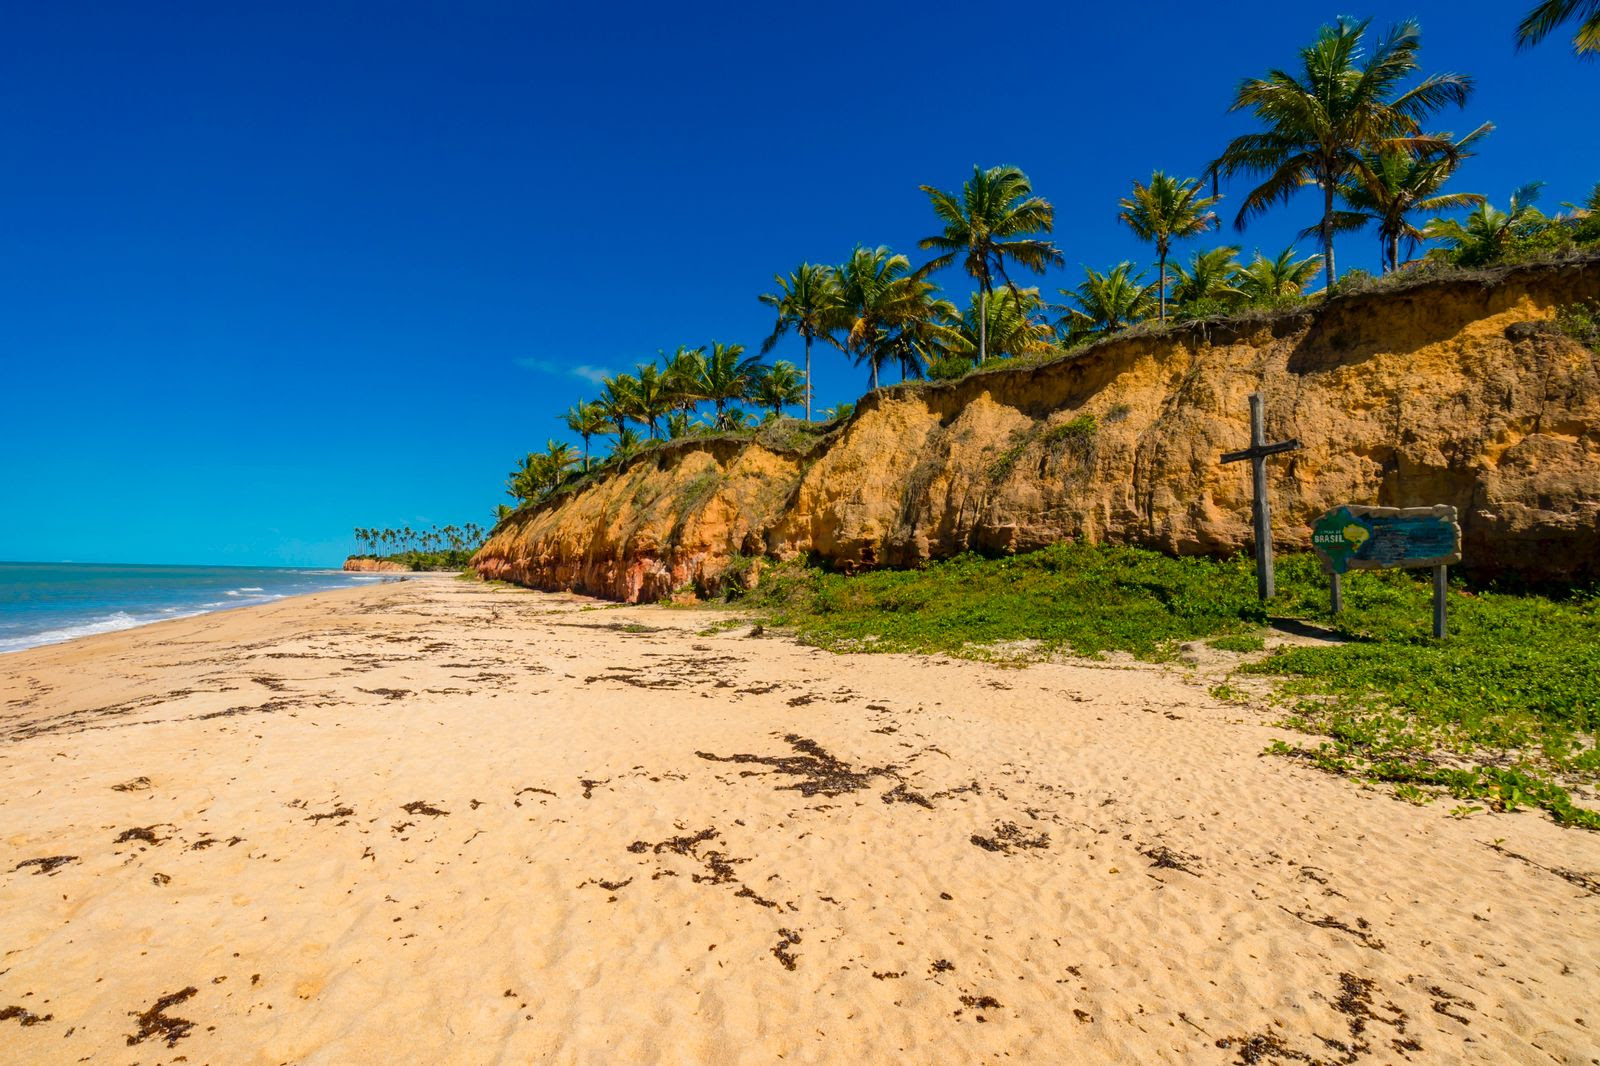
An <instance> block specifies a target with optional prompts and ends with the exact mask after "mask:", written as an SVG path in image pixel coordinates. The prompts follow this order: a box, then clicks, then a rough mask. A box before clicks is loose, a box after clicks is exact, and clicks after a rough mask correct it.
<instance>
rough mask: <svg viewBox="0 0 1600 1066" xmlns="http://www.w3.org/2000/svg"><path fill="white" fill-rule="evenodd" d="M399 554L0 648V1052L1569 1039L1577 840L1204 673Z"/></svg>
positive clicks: (1540, 1042)
mask: <svg viewBox="0 0 1600 1066" xmlns="http://www.w3.org/2000/svg"><path fill="white" fill-rule="evenodd" d="M725 617H729V616H725V615H718V614H716V613H713V612H707V611H685V610H673V609H669V608H660V607H631V608H615V607H610V606H604V605H600V604H598V603H596V602H595V601H589V600H585V599H582V598H579V597H574V596H563V595H551V594H541V593H535V592H529V591H524V590H519V589H513V588H505V587H494V586H486V585H479V584H473V583H467V582H462V581H458V580H455V579H453V578H426V579H420V580H414V581H406V582H397V583H390V584H383V585H375V586H369V587H365V588H361V589H355V590H349V591H339V592H332V593H324V594H318V595H313V596H306V597H300V598H295V599H290V600H285V601H282V602H279V603H275V604H271V605H267V606H262V607H256V608H250V609H247V610H239V611H232V612H225V613H222V614H213V615H206V616H202V617H197V618H191V619H185V620H182V621H177V622H170V623H164V624H161V625H156V626H148V627H144V628H140V629H136V630H131V631H127V632H123V633H115V634H107V635H104V636H99V637H93V638H88V639H84V640H80V641H75V642H72V643H69V644H63V645H58V646H54V647H47V648H40V649H35V650H31V651H26V652H20V653H15V654H11V655H6V656H3V657H0V705H3V710H0V782H3V784H0V845H3V846H0V916H3V917H0V1061H3V1062H6V1063H74V1062H115V1063H171V1062H189V1063H263V1064H265V1063H330V1064H331V1063H366V1062H428V1063H491V1062H504V1063H520V1062H557V1063H568V1062H572V1063H624V1062H668V1063H772V1062H778V1061H783V1062H802V1063H806V1062H816V1063H821V1062H827V1063H834V1062H837V1063H864V1062H890V1061H893V1062H908V1063H977V1062H1002V1061H1011V1062H1041V1063H1046V1062H1048V1063H1100V1062H1139V1063H1144V1062H1157V1061H1159V1062H1185V1063H1187V1062H1202V1063H1204V1062H1214V1063H1234V1062H1244V1063H1255V1062H1262V1063H1266V1062H1312V1061H1315V1062H1323V1063H1356V1062H1373V1063H1388V1062H1416V1063H1423V1062H1426V1063H1435V1062H1437V1063H1459V1062H1476V1063H1524V1062H1526V1063H1549V1062H1558V1063H1594V1062H1600V1009H1596V1006H1595V993H1594V990H1595V989H1596V988H1597V987H1600V883H1597V879H1600V835H1596V834H1592V833H1585V832H1582V831H1578V830H1563V829H1561V828H1558V827H1557V826H1555V825H1554V824H1552V823H1551V822H1550V820H1549V819H1548V817H1547V816H1545V815H1543V814H1542V813H1539V812H1529V813H1518V814H1511V815H1498V816H1491V815H1488V814H1477V815H1474V816H1472V817H1468V818H1464V819H1458V818H1453V817H1451V815H1450V813H1449V807H1450V806H1451V803H1450V802H1449V801H1441V802H1436V803H1434V804H1432V805H1430V806H1426V807H1415V806H1411V805H1409V804H1406V803H1403V802H1400V801H1397V800H1396V799H1394V798H1393V797H1392V796H1390V795H1388V794H1387V793H1384V792H1379V791H1373V790H1366V789H1363V788H1362V787H1361V786H1360V785H1359V784H1357V783H1354V782H1352V781H1349V780H1346V779H1341V778H1337V777H1332V776H1328V775H1325V774H1322V773H1320V772H1318V771H1316V770H1314V769H1312V768H1310V767H1306V766H1302V765H1299V764H1296V763H1293V762H1291V761H1288V760H1284V759H1281V758H1269V757H1263V756H1262V755H1261V752H1262V750H1263V749H1264V748H1265V747H1266V746H1267V745H1268V744H1269V743H1270V742H1271V741H1272V740H1273V739H1274V738H1276V737H1290V736H1292V735H1291V734H1289V733H1287V732H1285V731H1282V730H1279V729H1275V728H1273V727H1271V726H1270V724H1269V723H1270V722H1271V720H1272V718H1273V712H1272V710H1271V709H1270V708H1269V707H1266V706H1264V705H1258V706H1242V705H1239V704H1229V703H1224V702H1220V701H1219V700H1217V699H1214V698H1212V697H1211V696H1210V695H1208V689H1209V687H1210V686H1211V685H1212V684H1214V683H1215V681H1216V677H1215V676H1211V675H1208V674H1207V672H1206V671H1205V670H1203V669H1201V670H1186V669H1185V668H1182V667H1155V666H1143V665H1139V666H1128V665H1121V664H1107V663H1099V664H1097V663H1066V664H1047V665H1035V666H1030V667H1026V668H1022V669H1015V668H1006V667H1003V666H999V665H991V664H983V663H972V662H952V661H946V660H941V659H923V658H914V657H909V656H887V655H882V656H874V655H853V656H838V655H832V654H827V653H823V652H818V651H815V650H813V649H808V648H805V647H803V646H800V645H798V644H797V643H794V642H792V641H789V640H786V639H783V638H781V637H777V636H773V635H770V634H765V635H752V631H751V627H750V625H748V624H743V625H739V626H736V627H731V628H724V629H717V630H715V631H712V630H713V629H714V624H715V623H716V622H717V621H718V619H719V618H725Z"/></svg>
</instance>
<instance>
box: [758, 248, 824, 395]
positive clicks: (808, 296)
mask: <svg viewBox="0 0 1600 1066" xmlns="http://www.w3.org/2000/svg"><path fill="white" fill-rule="evenodd" d="M773 280H774V281H776V282H777V283H778V291H777V292H764V293H762V294H761V296H760V297H759V298H760V300H761V302H762V303H764V304H766V305H767V306H768V307H771V308H773V309H774V310H776V311H777V312H778V321H777V324H776V325H774V326H773V327H772V335H771V336H769V337H768V338H767V339H766V340H764V341H762V342H761V354H762V355H766V354H767V353H769V352H771V351H772V348H773V346H774V345H776V344H777V343H778V338H779V337H781V336H783V335H784V334H785V333H787V332H789V331H790V330H791V329H792V330H794V331H795V332H796V333H798V334H800V336H801V338H802V339H803V340H804V341H805V342H806V371H805V385H804V389H805V407H806V421H807V422H809V421H811V342H812V341H814V340H816V339H817V338H818V337H823V336H826V335H827V334H828V333H829V332H831V330H832V328H833V324H834V323H835V322H836V321H837V319H838V317H839V285H838V282H837V280H836V279H835V277H834V274H833V271H832V270H831V269H830V268H828V267H825V266H819V265H817V264H815V263H801V264H800V266H799V267H798V268H797V269H795V270H794V272H792V273H791V274H790V275H789V276H788V277H787V278H785V277H781V276H779V275H777V274H774V275H773Z"/></svg>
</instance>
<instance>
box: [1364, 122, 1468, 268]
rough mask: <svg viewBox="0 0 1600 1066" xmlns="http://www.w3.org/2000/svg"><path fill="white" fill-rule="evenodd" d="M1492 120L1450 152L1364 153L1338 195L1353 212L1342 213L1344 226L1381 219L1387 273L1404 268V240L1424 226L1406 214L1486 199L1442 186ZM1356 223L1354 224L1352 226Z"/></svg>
mask: <svg viewBox="0 0 1600 1066" xmlns="http://www.w3.org/2000/svg"><path fill="white" fill-rule="evenodd" d="M1492 129H1494V124H1493V123H1489V122H1485V123H1484V124H1483V125H1481V126H1479V127H1478V128H1477V129H1475V130H1473V131H1472V132H1471V133H1469V134H1467V135H1466V136H1465V137H1462V138H1461V139H1460V140H1458V141H1455V142H1453V145H1452V146H1453V148H1454V149H1455V150H1454V151H1452V152H1423V153H1420V154H1418V155H1412V154H1410V153H1409V152H1403V151H1400V150H1399V149H1394V148H1391V149H1386V150H1384V151H1381V152H1371V153H1366V157H1365V161H1364V165H1363V166H1362V168H1361V172H1360V175H1359V176H1358V177H1357V178H1356V179H1353V180H1351V179H1347V180H1346V182H1345V184H1343V185H1341V186H1340V187H1339V196H1340V198H1341V199H1343V200H1344V202H1345V204H1346V205H1347V206H1348V207H1349V208H1350V211H1348V212H1343V213H1341V214H1342V215H1343V216H1344V222H1343V223H1342V225H1341V228H1354V226H1361V225H1365V224H1366V223H1368V222H1376V223H1377V224H1378V250H1379V253H1380V255H1381V260H1382V263H1383V271H1384V273H1388V272H1390V271H1392V270H1398V269H1400V240H1401V238H1406V239H1407V240H1409V241H1411V242H1412V243H1413V244H1414V243H1415V242H1417V241H1419V240H1421V239H1422V231H1421V230H1419V229H1418V228H1417V227H1416V226H1414V225H1412V223H1411V221H1410V219H1409V218H1408V217H1407V216H1408V215H1411V214H1413V213H1415V212H1418V211H1427V212H1431V213H1437V212H1439V211H1452V210H1455V209H1456V208H1460V207H1477V206H1479V205H1480V204H1482V203H1483V202H1484V198H1483V197H1482V196H1480V195H1479V194H1477V193H1471V192H1458V193H1440V192H1439V187H1440V186H1442V185H1443V184H1444V183H1445V182H1446V181H1449V180H1450V178H1451V177H1452V176H1453V175H1454V174H1455V172H1456V168H1458V167H1459V166H1460V165H1461V162H1462V160H1464V159H1466V158H1467V157H1468V156H1469V155H1471V154H1472V153H1471V152H1469V151H1468V150H1467V149H1468V148H1470V147H1471V146H1472V144H1473V142H1475V141H1477V140H1479V139H1480V138H1482V137H1484V136H1486V135H1487V134H1488V133H1489V131H1490V130H1492ZM1352 223H1353V224H1354V225H1352Z"/></svg>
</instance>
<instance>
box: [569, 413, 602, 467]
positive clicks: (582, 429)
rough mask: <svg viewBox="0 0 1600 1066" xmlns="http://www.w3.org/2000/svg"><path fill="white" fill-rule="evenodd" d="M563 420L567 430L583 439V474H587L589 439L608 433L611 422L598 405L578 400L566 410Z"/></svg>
mask: <svg viewBox="0 0 1600 1066" xmlns="http://www.w3.org/2000/svg"><path fill="white" fill-rule="evenodd" d="M565 419H566V423H567V429H569V430H571V431H572V432H573V433H576V434H577V435H578V436H579V437H581V438H583V470H584V473H588V471H589V438H590V437H596V436H599V435H600V434H602V433H606V432H609V429H610V426H611V422H610V421H609V420H608V419H607V418H606V415H605V412H604V411H603V410H601V407H600V405H599V404H597V403H590V402H589V401H588V400H579V401H578V402H577V403H576V404H574V405H573V406H571V407H569V408H567V413H566V415H565Z"/></svg>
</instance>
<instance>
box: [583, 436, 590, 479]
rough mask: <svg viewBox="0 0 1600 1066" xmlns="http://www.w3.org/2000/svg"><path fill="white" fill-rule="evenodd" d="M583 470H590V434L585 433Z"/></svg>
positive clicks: (586, 471) (585, 471)
mask: <svg viewBox="0 0 1600 1066" xmlns="http://www.w3.org/2000/svg"><path fill="white" fill-rule="evenodd" d="M583 472H584V473H585V474H587V473H588V472H589V434H587V433H585V434H584V435H583Z"/></svg>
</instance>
